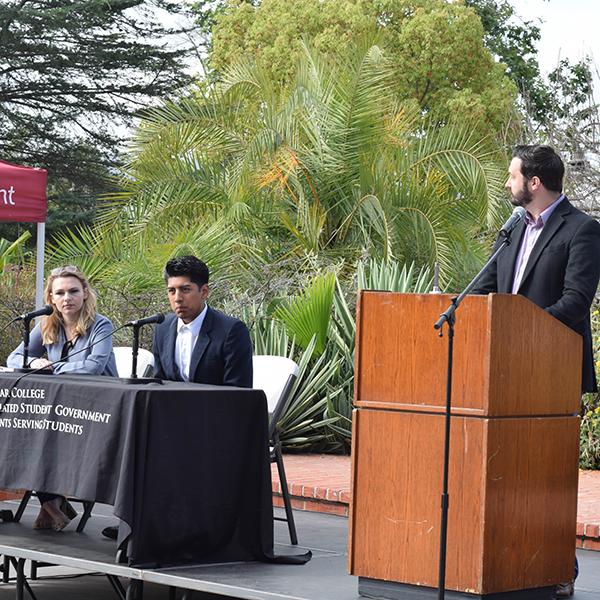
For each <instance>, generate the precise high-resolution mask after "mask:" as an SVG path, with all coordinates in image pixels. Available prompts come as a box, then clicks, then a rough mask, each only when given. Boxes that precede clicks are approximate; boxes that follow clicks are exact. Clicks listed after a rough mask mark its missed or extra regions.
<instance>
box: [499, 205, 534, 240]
mask: <svg viewBox="0 0 600 600" xmlns="http://www.w3.org/2000/svg"><path fill="white" fill-rule="evenodd" d="M526 213H527V211H526V210H525V209H524V208H523V207H522V206H516V207H515V209H514V210H513V211H512V215H510V217H508V219H507V220H506V223H504V225H502V229H500V234H501V235H503V236H504V237H508V236H509V235H510V234H511V232H512V230H513V229H514V228H515V227H516V226H517V224H518V223H519V221H521V220H522V219H524V218H525V214H526Z"/></svg>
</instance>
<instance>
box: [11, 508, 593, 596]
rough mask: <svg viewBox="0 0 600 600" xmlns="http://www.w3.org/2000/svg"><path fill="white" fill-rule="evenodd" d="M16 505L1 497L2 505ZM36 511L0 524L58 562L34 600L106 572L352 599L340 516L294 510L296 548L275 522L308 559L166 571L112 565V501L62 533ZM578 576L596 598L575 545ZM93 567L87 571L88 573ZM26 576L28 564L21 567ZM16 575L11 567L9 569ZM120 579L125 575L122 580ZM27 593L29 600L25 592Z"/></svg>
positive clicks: (283, 544) (164, 588)
mask: <svg viewBox="0 0 600 600" xmlns="http://www.w3.org/2000/svg"><path fill="white" fill-rule="evenodd" d="M3 508H11V509H13V510H14V509H15V508H16V503H14V502H13V503H8V502H7V503H0V509H3ZM36 512H37V507H36V501H35V500H34V501H32V502H31V508H28V510H27V512H26V514H25V516H24V518H23V522H22V523H21V524H11V523H2V524H0V553H2V554H4V553H5V554H8V555H11V556H16V557H18V558H26V559H34V560H39V561H44V562H52V563H54V564H56V565H60V568H56V567H52V568H42V569H39V571H38V577H39V579H37V580H36V581H30V582H29V583H30V585H31V587H32V589H33V591H34V593H35V594H36V596H37V598H38V600H71V599H72V600H81V599H82V598H83V599H85V600H105V599H106V600H110V599H111V598H117V596H116V595H115V593H114V592H113V590H112V588H111V586H110V584H109V582H108V580H107V579H106V577H103V576H99V575H98V573H102V574H110V575H115V576H118V577H120V578H133V579H137V580H141V581H143V582H144V599H145V600H159V599H162V600H166V599H167V598H169V587H177V588H180V590H183V589H187V590H195V591H196V593H194V595H193V596H192V597H193V598H194V600H209V599H214V600H217V599H219V598H222V599H223V600H224V599H225V598H240V599H247V600H357V599H358V598H359V596H358V591H357V579H356V578H355V577H351V576H349V575H348V574H347V548H346V541H347V527H348V520H347V519H345V518H343V517H338V516H332V515H325V514H318V513H311V512H302V511H295V517H296V519H297V527H298V535H299V539H300V544H301V545H300V546H296V547H294V546H290V545H289V538H288V533H287V528H286V524H285V523H276V525H275V539H276V542H277V543H276V548H275V550H276V553H279V554H291V553H297V552H301V551H304V550H305V549H310V550H312V552H313V559H312V560H311V561H310V562H309V563H308V564H306V565H302V566H299V565H268V564H263V563H230V564H214V565H195V566H188V567H176V568H170V569H156V570H152V569H135V568H130V567H127V566H126V565H117V564H115V563H114V550H115V543H114V542H112V541H110V540H107V539H105V538H103V537H102V536H101V535H100V531H101V530H102V528H104V527H106V526H107V525H111V524H114V523H115V519H114V517H112V516H111V507H108V506H97V507H96V508H95V510H94V516H93V518H92V519H90V521H89V522H88V525H87V526H86V530H85V531H84V533H81V534H77V533H75V531H74V526H73V525H71V526H70V527H69V528H68V529H67V530H65V531H63V532H61V533H52V532H38V531H33V530H32V529H31V524H32V521H33V518H34V515H35V513H36ZM578 556H579V561H580V566H581V575H580V577H579V579H578V580H577V584H576V592H575V596H574V600H598V598H600V553H598V552H589V551H582V550H580V551H578ZM90 572H92V573H96V575H90V574H89V573H90ZM26 574H29V566H27V567H26ZM13 576H14V571H13ZM122 581H123V583H124V584H125V583H126V581H125V579H122ZM181 595H182V592H181V591H180V592H179V593H178V595H177V597H178V598H181ZM14 597H15V583H14V581H13V582H10V583H8V584H1V583H0V600H5V599H6V600H10V599H11V598H14ZM24 597H25V598H28V595H27V592H25V596H24Z"/></svg>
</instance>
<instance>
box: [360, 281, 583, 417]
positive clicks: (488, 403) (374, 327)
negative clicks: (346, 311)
mask: <svg viewBox="0 0 600 600" xmlns="http://www.w3.org/2000/svg"><path fill="white" fill-rule="evenodd" d="M450 298H451V297H450V296H447V295H427V294H419V295H417V294H395V293H389V292H367V293H363V294H362V295H361V298H360V302H359V305H358V311H357V348H356V355H355V361H356V365H355V373H356V377H355V395H354V398H355V405H356V406H365V407H367V406H370V407H372V408H373V407H379V408H407V409H411V410H414V409H419V408H420V409H423V410H427V411H432V412H435V411H436V410H437V411H442V410H443V409H444V406H445V398H446V388H445V386H446V372H445V369H446V364H447V339H446V337H445V336H444V337H439V336H438V334H437V332H435V331H434V329H433V324H434V323H435V321H436V320H437V318H438V317H439V315H440V313H441V312H443V311H444V310H445V309H446V308H447V306H448V305H449V303H450ZM457 315H458V317H457V323H456V333H455V338H454V369H453V388H452V405H453V410H454V412H455V413H456V414H472V415H490V416H492V415H494V416H512V415H530V414H549V415H551V414H552V415H559V414H568V413H576V412H578V411H579V395H576V396H573V395H572V394H563V393H562V391H564V390H572V389H580V385H581V384H580V381H581V379H580V377H581V366H580V365H581V360H582V358H581V356H582V343H581V337H580V336H578V335H577V334H576V333H574V332H573V331H572V330H571V329H569V328H568V327H567V326H566V325H563V324H562V323H560V322H559V321H558V320H557V319H554V318H553V317H550V316H549V315H548V314H546V313H545V312H544V311H542V310H541V309H540V308H538V307H537V306H535V305H534V304H533V303H531V302H529V301H528V300H527V299H525V298H523V297H521V296H513V295H510V294H494V295H490V296H468V297H467V298H466V299H465V301H464V302H463V303H462V304H461V306H460V309H459V311H458V313H457ZM524 331H527V332H528V335H526V336H524V335H523V332H524ZM557 350H558V351H557ZM534 365H535V368H533V367H534Z"/></svg>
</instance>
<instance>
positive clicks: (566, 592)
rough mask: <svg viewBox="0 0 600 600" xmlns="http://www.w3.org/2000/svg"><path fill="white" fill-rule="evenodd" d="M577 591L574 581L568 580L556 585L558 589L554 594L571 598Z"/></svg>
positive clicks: (558, 596)
mask: <svg viewBox="0 0 600 600" xmlns="http://www.w3.org/2000/svg"><path fill="white" fill-rule="evenodd" d="M574 592H575V586H574V585H573V582H572V581H567V582H565V583H559V584H558V585H557V586H556V590H555V591H554V595H555V596H556V597H557V598H570V597H571V596H572V595H573V593H574Z"/></svg>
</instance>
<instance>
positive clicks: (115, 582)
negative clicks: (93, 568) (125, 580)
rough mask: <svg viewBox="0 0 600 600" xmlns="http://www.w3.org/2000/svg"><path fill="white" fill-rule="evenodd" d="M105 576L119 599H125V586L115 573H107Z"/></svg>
mask: <svg viewBox="0 0 600 600" xmlns="http://www.w3.org/2000/svg"><path fill="white" fill-rule="evenodd" d="M106 578H107V579H108V581H109V582H110V585H112V588H113V590H114V591H115V594H117V596H119V598H120V600H125V588H124V587H123V585H122V584H121V582H120V581H119V578H118V577H117V576H116V575H108V574H107V575H106Z"/></svg>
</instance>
